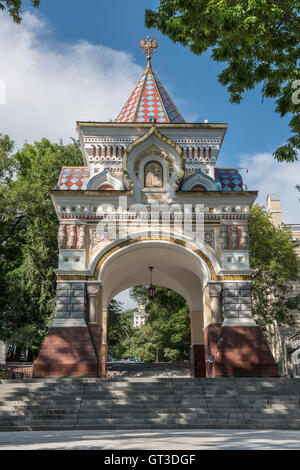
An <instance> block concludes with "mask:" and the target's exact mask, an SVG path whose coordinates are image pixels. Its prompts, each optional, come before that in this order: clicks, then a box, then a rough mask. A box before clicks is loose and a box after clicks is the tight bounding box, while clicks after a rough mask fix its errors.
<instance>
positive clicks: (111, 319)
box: [107, 299, 133, 359]
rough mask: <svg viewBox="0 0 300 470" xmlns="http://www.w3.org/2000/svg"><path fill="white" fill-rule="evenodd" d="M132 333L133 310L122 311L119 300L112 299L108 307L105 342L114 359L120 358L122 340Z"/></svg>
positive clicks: (123, 347) (123, 348) (122, 345)
mask: <svg viewBox="0 0 300 470" xmlns="http://www.w3.org/2000/svg"><path fill="white" fill-rule="evenodd" d="M132 333H133V311H132V310H128V311H125V312H124V311H123V310H122V304H121V302H117V301H116V300H114V299H113V300H112V301H111V302H110V304H109V307H108V322H107V342H108V347H109V349H110V353H111V355H112V357H113V358H114V359H120V358H121V357H122V356H123V354H124V352H125V346H124V342H125V341H126V339H127V338H128V337H130V336H131V335H132Z"/></svg>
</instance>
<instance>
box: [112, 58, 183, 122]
mask: <svg viewBox="0 0 300 470" xmlns="http://www.w3.org/2000/svg"><path fill="white" fill-rule="evenodd" d="M154 119H155V120H156V122H157V123H167V122H169V123H175V124H180V123H184V122H185V121H184V119H183V117H182V115H181V114H180V112H179V111H178V109H177V108H176V106H175V104H174V103H173V101H172V99H171V98H170V96H169V94H168V93H167V92H166V90H165V88H164V87H163V85H162V84H161V82H160V81H159V79H158V78H157V76H156V74H155V72H154V71H153V69H152V67H151V65H150V63H148V65H147V68H146V70H145V72H144V73H143V75H142V77H141V78H140V80H139V81H138V83H137V85H136V87H135V89H134V90H133V92H132V93H131V95H130V98H129V99H128V101H127V102H126V104H125V106H124V107H123V109H122V111H121V112H120V114H119V115H118V117H117V119H116V121H117V122H151V121H153V120H154Z"/></svg>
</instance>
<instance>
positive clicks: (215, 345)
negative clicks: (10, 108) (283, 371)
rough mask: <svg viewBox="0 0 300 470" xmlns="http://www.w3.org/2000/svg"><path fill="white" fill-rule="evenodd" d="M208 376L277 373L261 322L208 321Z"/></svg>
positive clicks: (276, 374)
mask: <svg viewBox="0 0 300 470" xmlns="http://www.w3.org/2000/svg"><path fill="white" fill-rule="evenodd" d="M204 341H205V350H206V356H207V358H208V360H207V361H206V377H214V376H237V377H242V376H244V377H277V376H278V366H277V364H276V363H275V360H274V358H273V355H272V353H271V351H270V348H269V345H268V343H267V340H266V338H265V337H264V335H263V333H262V330H261V328H260V327H258V326H222V325H221V324H211V325H208V326H207V327H206V328H205V330H204Z"/></svg>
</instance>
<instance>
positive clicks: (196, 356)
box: [190, 344, 205, 377]
mask: <svg viewBox="0 0 300 470" xmlns="http://www.w3.org/2000/svg"><path fill="white" fill-rule="evenodd" d="M190 370H191V376H192V377H205V349H204V344H192V346H191V351H190Z"/></svg>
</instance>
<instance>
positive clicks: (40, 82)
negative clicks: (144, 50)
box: [0, 12, 143, 145]
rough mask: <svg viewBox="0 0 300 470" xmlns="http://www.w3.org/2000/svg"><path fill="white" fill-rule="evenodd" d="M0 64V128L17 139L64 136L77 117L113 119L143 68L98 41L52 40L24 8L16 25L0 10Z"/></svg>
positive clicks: (42, 24) (72, 133)
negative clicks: (0, 92)
mask: <svg viewBox="0 0 300 470" xmlns="http://www.w3.org/2000/svg"><path fill="white" fill-rule="evenodd" d="M0 64H1V67H0V80H2V81H3V82H5V84H6V104H5V105H0V132H1V133H7V134H9V135H10V137H11V138H12V139H13V140H15V141H16V143H17V144H18V145H22V143H23V141H24V140H25V139H26V140H27V141H28V142H31V141H33V140H39V139H41V138H42V137H47V138H49V139H51V140H55V141H57V140H58V139H59V138H63V139H64V141H68V139H69V137H70V136H74V137H75V135H76V133H75V126H76V120H83V121H84V120H87V121H88V120H90V121H93V120H95V121H108V120H109V119H114V118H115V117H116V116H117V114H118V113H119V111H120V110H121V108H122V106H123V105H124V104H125V101H126V99H127V98H128V95H129V94H130V92H131V91H132V89H133V87H134V86H135V84H136V82H137V80H138V78H139V76H140V75H141V74H142V71H143V70H142V68H141V67H139V66H138V65H136V64H135V63H134V61H133V59H132V57H131V56H130V55H129V54H126V53H124V52H120V51H116V50H113V49H110V48H108V47H104V46H102V45H101V44H99V45H93V44H91V43H89V42H87V41H78V42H76V43H74V44H64V43H60V42H57V41H56V40H55V35H54V33H53V32H52V31H51V29H50V28H49V25H48V24H47V23H46V21H45V20H44V19H41V18H40V17H38V16H36V15H33V14H31V13H28V12H27V13H25V14H24V17H23V21H22V23H21V25H16V24H14V23H13V22H12V21H11V19H10V18H8V17H7V16H6V15H5V14H4V13H1V15H0Z"/></svg>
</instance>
